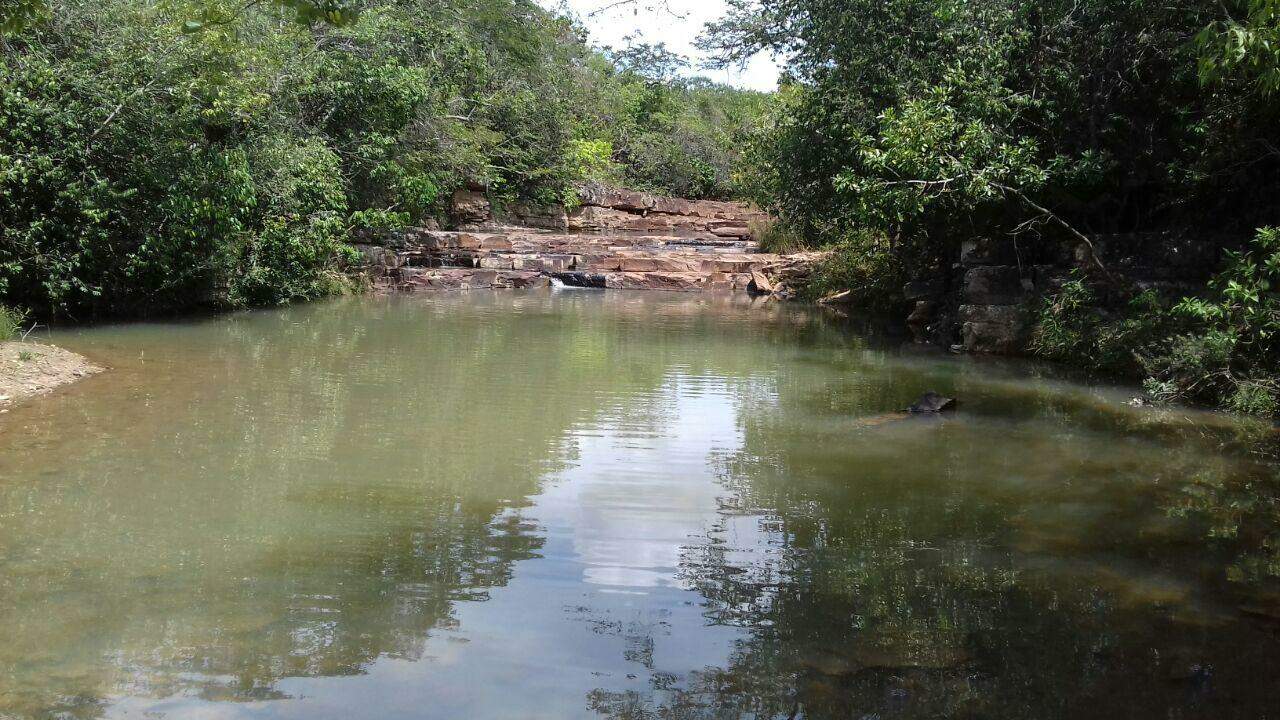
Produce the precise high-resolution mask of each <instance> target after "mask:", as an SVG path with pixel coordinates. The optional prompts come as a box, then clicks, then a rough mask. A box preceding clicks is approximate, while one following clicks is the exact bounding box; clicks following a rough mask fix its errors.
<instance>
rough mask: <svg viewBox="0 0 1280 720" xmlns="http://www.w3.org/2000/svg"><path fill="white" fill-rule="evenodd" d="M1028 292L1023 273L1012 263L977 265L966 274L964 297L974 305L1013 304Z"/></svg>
mask: <svg viewBox="0 0 1280 720" xmlns="http://www.w3.org/2000/svg"><path fill="white" fill-rule="evenodd" d="M1026 292H1027V289H1026V287H1024V285H1023V283H1022V275H1021V273H1019V272H1018V268H1016V267H1014V266H1012V265H991V266H985V267H976V268H973V269H971V270H969V271H968V272H966V273H965V275H964V293H963V294H964V299H965V301H966V302H968V303H971V304H974V305H1013V304H1015V303H1018V302H1021V301H1022V300H1023V299H1024V298H1025V296H1026Z"/></svg>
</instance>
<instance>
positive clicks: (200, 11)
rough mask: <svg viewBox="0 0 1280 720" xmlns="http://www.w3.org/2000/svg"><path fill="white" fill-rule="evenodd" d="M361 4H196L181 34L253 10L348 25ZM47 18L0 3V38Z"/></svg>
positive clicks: (24, 3)
mask: <svg viewBox="0 0 1280 720" xmlns="http://www.w3.org/2000/svg"><path fill="white" fill-rule="evenodd" d="M364 4H365V3H364V2H363V0H248V2H246V3H245V4H243V5H238V6H235V7H234V9H231V10H228V9H227V8H226V7H225V6H221V5H220V4H219V3H208V4H203V3H201V4H197V5H196V8H195V10H194V12H193V16H192V17H191V18H190V19H187V20H185V21H184V22H183V23H182V31H183V32H187V33H194V32H200V31H201V30H204V29H205V28H206V27H209V26H210V25H222V24H226V23H229V22H232V21H234V20H235V18H236V17H238V16H239V15H242V14H243V13H245V12H247V11H249V10H252V9H254V8H257V7H265V6H274V7H276V8H279V9H280V10H281V11H283V12H285V13H286V14H288V15H291V16H292V17H293V19H294V20H296V21H297V22H298V23H299V24H302V25H311V24H313V23H325V24H328V25H335V26H339V27H340V26H344V25H350V24H352V23H354V22H355V21H356V19H357V18H359V16H360V10H361V8H362V7H363V6H364ZM48 16H49V6H48V3H47V2H46V0H0V35H15V34H17V33H19V32H22V31H23V30H25V29H26V28H28V27H30V26H32V25H34V24H36V23H38V22H40V21H41V20H43V19H45V18H47V17H48Z"/></svg>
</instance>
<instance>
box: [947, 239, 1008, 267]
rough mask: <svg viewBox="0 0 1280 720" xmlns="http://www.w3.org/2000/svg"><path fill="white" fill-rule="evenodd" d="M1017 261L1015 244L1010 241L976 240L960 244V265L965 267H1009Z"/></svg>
mask: <svg viewBox="0 0 1280 720" xmlns="http://www.w3.org/2000/svg"><path fill="white" fill-rule="evenodd" d="M1016 259H1017V254H1016V253H1015V252H1014V247H1013V243H1012V242H1011V241H1009V240H996V239H993V238H974V239H972V240H965V241H964V242H962V243H960V264H961V265H964V266H965V267H977V266H979V265H1007V264H1009V263H1012V262H1014V261H1015V260H1016Z"/></svg>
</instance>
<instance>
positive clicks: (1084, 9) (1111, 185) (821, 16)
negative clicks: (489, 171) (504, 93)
mask: <svg viewBox="0 0 1280 720" xmlns="http://www.w3.org/2000/svg"><path fill="white" fill-rule="evenodd" d="M731 5H732V6H733V10H732V12H731V13H730V14H729V15H728V16H727V17H726V18H725V19H724V20H723V21H722V22H720V23H719V24H717V25H716V26H714V27H713V28H711V31H710V32H709V33H707V34H706V36H705V40H704V44H705V46H706V47H707V49H708V50H711V51H714V52H716V53H718V55H719V57H720V58H721V59H722V61H723V62H726V63H732V62H736V61H739V60H741V59H743V58H746V57H748V56H750V55H752V54H753V53H756V52H759V51H762V50H764V51H772V52H775V53H780V54H782V55H783V56H785V57H786V58H788V60H789V62H788V65H787V71H788V73H789V78H787V79H785V81H784V86H783V88H782V89H781V91H780V92H779V93H778V95H777V97H776V99H775V101H774V102H773V103H772V104H771V107H770V111H769V113H768V117H767V120H766V121H765V122H763V123H761V125H760V126H758V130H757V134H756V135H755V137H754V139H753V142H752V143H751V144H750V146H749V148H748V150H747V151H746V169H744V171H743V172H742V175H743V176H744V177H747V178H750V186H749V190H750V193H751V195H752V196H753V197H754V198H755V199H756V200H757V201H758V202H760V203H761V204H762V205H764V206H765V207H767V208H769V209H770V210H772V211H773V212H774V213H776V214H777V215H778V216H779V218H780V222H781V223H783V224H785V225H786V226H787V227H790V228H792V230H793V233H795V234H799V235H801V236H803V237H804V238H806V239H807V240H808V241H809V242H810V243H811V244H813V245H817V246H825V247H832V248H836V249H837V252H836V253H835V254H834V255H833V257H832V259H831V260H830V261H829V267H828V268H826V269H825V270H823V271H820V272H818V273H815V274H814V277H815V278H817V279H818V280H819V281H820V282H824V283H827V285H826V286H823V287H820V288H818V289H817V290H815V291H812V292H811V294H815V295H816V294H821V292H826V291H828V290H831V289H832V286H833V285H834V286H838V285H839V284H841V283H845V284H847V285H848V286H852V287H854V289H855V290H858V289H862V291H863V292H862V294H863V295H865V296H866V303H865V304H866V305H867V306H868V307H871V306H874V305H875V304H876V303H877V302H879V303H880V304H881V305H883V304H886V301H887V302H888V304H892V303H894V302H897V303H899V305H898V307H901V305H900V303H901V293H900V292H897V291H895V289H896V288H901V287H902V282H904V281H905V280H909V279H915V278H922V277H923V278H927V277H939V276H945V275H946V273H947V272H948V270H949V268H951V267H952V265H953V264H954V263H955V262H956V258H957V256H958V254H959V248H960V246H961V243H963V242H965V241H967V240H971V239H981V238H1006V239H1007V238H1013V239H1014V240H1015V241H1016V242H1017V243H1020V244H1021V245H1022V246H1023V247H1024V248H1028V247H1029V248H1035V247H1045V246H1050V245H1060V246H1063V247H1073V246H1075V245H1078V244H1080V243H1081V241H1082V240H1084V241H1087V239H1088V238H1096V237H1099V236H1102V235H1112V236H1134V235H1138V234H1146V235H1151V234H1168V235H1170V236H1171V237H1181V238H1189V239H1190V241H1191V242H1192V243H1193V244H1194V245H1195V246H1196V247H1198V248H1200V249H1208V250H1209V251H1210V252H1208V253H1207V255H1209V256H1211V257H1217V258H1219V260H1218V267H1219V268H1220V273H1221V274H1219V275H1218V276H1217V278H1216V279H1215V280H1214V281H1213V282H1211V283H1209V284H1208V285H1206V286H1203V287H1190V288H1187V287H1173V288H1152V287H1146V288H1144V287H1126V286H1125V283H1124V282H1123V281H1122V280H1121V279H1118V278H1117V277H1116V275H1115V274H1113V273H1112V272H1111V271H1110V269H1109V268H1107V267H1106V266H1105V265H1104V264H1103V263H1102V262H1101V261H1100V260H1099V259H1098V257H1097V256H1096V255H1094V256H1093V257H1091V258H1088V261H1087V262H1086V263H1084V267H1083V269H1082V273H1081V275H1080V277H1078V278H1077V280H1076V281H1075V282H1073V283H1068V285H1067V286H1065V287H1063V288H1062V289H1061V290H1060V291H1059V292H1058V293H1056V295H1054V296H1053V297H1049V298H1048V299H1047V300H1046V302H1045V305H1044V307H1043V311H1042V313H1041V320H1042V329H1041V332H1040V334H1039V339H1038V341H1037V342H1036V344H1035V347H1036V348H1037V349H1039V351H1040V352H1041V353H1042V354H1044V355H1047V356H1050V357H1055V358H1059V359H1069V360H1071V361H1072V362H1075V363H1078V364H1085V365H1089V366H1094V367H1106V368H1107V369H1109V370H1117V369H1119V370H1122V371H1124V372H1127V373H1130V374H1132V375H1134V376H1135V377H1140V378H1142V377H1145V378H1147V380H1148V387H1149V389H1150V390H1151V391H1152V393H1153V394H1154V395H1156V396H1157V397H1161V398H1189V399H1196V400H1201V401H1207V402H1213V403H1220V404H1224V405H1227V406H1230V407H1234V408H1237V409H1241V410H1250V411H1254V412H1260V413H1263V414H1274V412H1275V411H1276V409H1277V408H1278V407H1280V394H1277V392H1276V391H1277V386H1278V384H1277V379H1278V378H1280V353H1277V352H1276V349H1277V348H1276V346H1275V345H1274V333H1275V332H1276V331H1277V329H1280V320H1278V319H1277V316H1276V309H1277V307H1278V305H1277V302H1276V294H1275V293H1276V287H1275V282H1276V280H1277V276H1276V269H1277V268H1280V248H1277V245H1276V243H1275V240H1274V239H1275V231H1274V230H1269V229H1267V228H1269V227H1274V226H1276V225H1280V203H1278V202H1277V201H1276V199H1277V198H1278V197H1280V149H1278V148H1280V103H1277V102H1276V100H1277V92H1278V91H1280V55H1277V51H1276V48H1277V47H1280V44H1278V43H1277V42H1275V40H1276V38H1277V35H1280V4H1278V3H1276V2H1275V1H1274V0H1234V1H1231V0H1229V1H1228V2H1225V3H1216V2H1191V3H1172V4H1170V3H1159V2H1152V1H1151V0H1122V1H1120V2H1115V1H1113V0H1084V1H1083V2H1079V1H1076V0H1071V1H1066V0H1063V1H1061V2H1059V1H1057V0H1047V1H1044V2H1035V3H1023V2H1014V1H1013V0H979V1H977V2H953V1H952V0H894V1H893V2H881V1H879V0H874V1H873V0H850V2H844V3H838V4H831V3H823V2H815V1H813V0H734V2H732V3H731ZM1085 247H1086V249H1089V248H1090V246H1089V245H1088V244H1087V242H1086V244H1085ZM1068 252H1069V251H1068ZM1231 253H1235V254H1231ZM1090 254H1092V251H1091V250H1090ZM1208 265H1210V266H1211V265H1212V263H1209V264H1208ZM1205 270H1209V271H1211V270H1212V267H1209V266H1206V267H1205ZM1206 278H1207V273H1206ZM833 281H834V282H833Z"/></svg>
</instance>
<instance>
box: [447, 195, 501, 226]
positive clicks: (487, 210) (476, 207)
mask: <svg viewBox="0 0 1280 720" xmlns="http://www.w3.org/2000/svg"><path fill="white" fill-rule="evenodd" d="M449 215H450V216H451V217H452V218H453V220H454V222H456V223H458V224H460V225H480V224H483V223H487V222H490V221H492V220H493V206H492V205H490V204H489V198H487V197H485V194H484V193H482V192H478V191H476V190H459V191H457V192H455V193H454V194H453V199H452V200H451V201H450V203H449Z"/></svg>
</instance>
